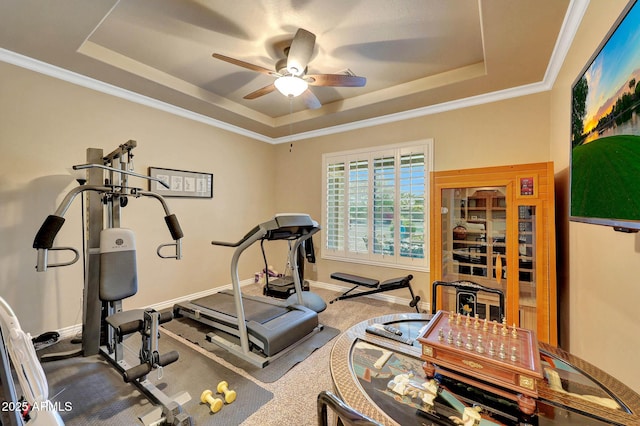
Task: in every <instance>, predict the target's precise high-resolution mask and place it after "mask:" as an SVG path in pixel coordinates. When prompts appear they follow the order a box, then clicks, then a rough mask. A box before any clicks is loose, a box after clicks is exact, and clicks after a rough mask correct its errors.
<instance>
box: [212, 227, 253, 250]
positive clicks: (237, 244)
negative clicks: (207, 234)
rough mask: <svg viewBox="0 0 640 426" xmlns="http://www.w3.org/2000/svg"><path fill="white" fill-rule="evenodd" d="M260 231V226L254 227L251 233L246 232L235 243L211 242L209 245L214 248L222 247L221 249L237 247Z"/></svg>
mask: <svg viewBox="0 0 640 426" xmlns="http://www.w3.org/2000/svg"><path fill="white" fill-rule="evenodd" d="M259 230H260V225H258V226H256V227H254V228H253V229H252V230H251V231H249V232H247V233H246V234H245V236H244V237H242V239H241V240H240V241H238V242H237V243H229V242H226V241H211V244H212V245H214V246H223V247H238V246H239V245H240V244H242V243H244V242H245V241H247V240H248V239H249V238H250V237H251V236H252V235H253V234H255V233H256V232H258V231H259Z"/></svg>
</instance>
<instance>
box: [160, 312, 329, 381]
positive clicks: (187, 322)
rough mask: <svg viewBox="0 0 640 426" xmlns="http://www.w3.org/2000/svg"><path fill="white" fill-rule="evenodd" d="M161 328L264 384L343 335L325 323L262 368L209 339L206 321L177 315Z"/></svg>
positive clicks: (209, 329) (274, 379) (208, 328)
mask: <svg viewBox="0 0 640 426" xmlns="http://www.w3.org/2000/svg"><path fill="white" fill-rule="evenodd" d="M162 327H163V328H165V329H166V330H168V331H170V332H172V333H174V334H176V335H178V336H179V337H181V338H183V339H186V340H188V341H189V342H191V343H194V344H196V345H198V346H200V347H202V348H203V349H206V350H207V351H209V352H211V353H212V354H214V355H217V356H219V357H220V358H222V359H224V360H226V361H228V362H230V363H231V364H233V365H235V366H236V367H238V368H241V369H243V370H244V371H246V372H247V373H248V374H250V375H251V376H253V377H254V378H256V379H258V380H260V381H261V382H263V383H273V382H275V381H276V380H278V379H280V378H281V377H282V376H284V375H285V374H286V373H287V372H288V371H289V370H291V369H292V368H293V367H294V366H295V365H296V364H298V363H300V362H302V361H304V360H305V359H306V358H307V357H308V356H309V355H311V354H312V353H313V352H314V351H316V350H317V349H319V348H321V347H322V346H324V345H325V344H327V343H328V342H329V341H331V340H332V339H333V338H334V337H336V336H337V335H338V334H340V330H338V329H336V328H333V327H327V326H324V328H323V329H322V330H321V331H319V332H317V333H315V334H313V335H312V336H311V337H309V338H308V339H306V340H305V341H304V342H302V343H300V344H299V345H298V346H296V347H295V348H293V349H291V350H290V351H288V352H287V353H286V354H284V355H282V356H281V357H280V358H278V359H276V360H274V361H272V362H270V363H269V364H268V365H267V366H266V367H264V368H260V367H256V366H255V365H253V364H251V363H250V362H248V361H245V360H243V359H241V358H239V357H237V356H235V355H234V354H232V353H230V352H227V351H226V350H224V349H222V348H220V347H219V346H218V345H216V344H214V343H211V342H208V341H207V339H206V335H207V333H209V332H210V331H212V328H211V327H208V326H207V325H206V324H202V323H200V322H197V321H195V320H192V319H190V318H176V319H174V320H173V321H170V322H168V323H166V324H162ZM216 333H218V334H220V335H225V336H226V337H228V338H229V339H233V336H229V335H226V333H219V332H217V331H216ZM236 343H239V342H236Z"/></svg>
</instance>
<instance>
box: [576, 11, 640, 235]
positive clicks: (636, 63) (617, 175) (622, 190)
mask: <svg viewBox="0 0 640 426" xmlns="http://www.w3.org/2000/svg"><path fill="white" fill-rule="evenodd" d="M571 103H572V112H571V114H572V117H571V135H572V136H571V167H570V174H571V184H570V185H571V190H570V193H571V196H570V220H573V221H579V222H587V223H595V224H600V225H608V226H613V227H614V228H615V229H616V230H620V231H629V232H630V231H635V230H638V229H640V3H636V0H634V1H631V2H630V3H629V4H628V5H627V7H626V8H625V9H624V11H623V13H622V14H621V16H620V17H619V18H618V20H617V22H616V24H615V25H614V26H613V27H612V29H611V31H610V32H609V34H608V35H607V37H605V39H604V41H603V42H602V43H601V45H600V46H599V47H598V49H597V50H596V52H595V53H594V55H593V56H592V57H591V59H590V60H589V62H588V63H587V65H586V66H585V67H584V69H583V70H582V71H581V73H580V74H579V76H578V78H577V79H576V80H575V82H574V83H573V86H572V101H571Z"/></svg>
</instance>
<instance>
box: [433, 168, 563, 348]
mask: <svg viewBox="0 0 640 426" xmlns="http://www.w3.org/2000/svg"><path fill="white" fill-rule="evenodd" d="M523 182H527V183H530V182H534V184H535V186H536V187H535V188H534V190H533V191H524V189H523V188H525V187H526V185H524V186H523V185H522V184H523ZM431 205H432V208H431V209H430V211H431V218H430V219H431V236H432V238H431V265H430V266H431V280H432V281H436V280H442V281H455V280H462V279H465V280H469V281H474V282H477V283H478V284H482V285H486V286H494V287H495V288H499V289H501V290H502V291H503V292H504V293H505V296H506V297H505V300H506V301H507V306H506V315H507V317H509V318H514V319H518V321H519V322H520V323H519V324H516V325H518V326H524V327H525V328H531V329H533V330H534V331H535V332H536V333H537V336H538V338H539V339H540V340H541V341H543V342H546V343H550V344H553V345H556V344H557V306H556V277H555V269H556V265H555V218H554V211H555V207H554V175H553V164H552V163H534V164H523V165H513V166H501V167H486V168H478V169H465V170H451V171H440V172H434V173H433V174H432V179H431ZM440 303H447V302H446V301H441V299H440V298H438V304H440ZM436 308H437V309H440V306H437V307H436Z"/></svg>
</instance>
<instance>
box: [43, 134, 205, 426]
mask: <svg viewBox="0 0 640 426" xmlns="http://www.w3.org/2000/svg"><path fill="white" fill-rule="evenodd" d="M136 145H137V143H136V141H133V140H130V141H128V142H126V143H124V144H122V145H120V146H119V147H118V148H117V149H116V150H114V151H113V152H111V153H110V154H107V155H106V156H103V151H102V150H101V149H96V148H89V149H88V150H87V164H83V165H78V166H73V168H74V169H75V170H85V169H86V176H87V179H86V181H85V180H84V179H78V182H79V183H80V185H79V186H77V187H76V188H73V189H72V190H71V191H70V192H69V193H68V194H67V195H66V197H65V198H64V199H63V200H62V202H61V204H60V205H59V207H58V209H57V210H56V211H55V213H54V214H52V215H50V216H48V217H47V218H46V220H45V221H44V223H43V224H42V226H41V227H40V230H39V231H38V233H37V235H36V237H35V239H34V242H33V247H34V248H35V249H37V250H38V259H37V265H36V269H37V270H38V271H45V270H47V269H48V268H52V267H56V266H67V265H70V264H73V263H75V261H77V260H78V251H77V250H76V249H73V248H68V247H53V242H54V239H55V237H56V235H57V233H58V231H60V229H61V227H62V225H63V224H64V221H65V219H64V217H63V216H64V214H65V213H66V211H67V210H68V209H69V207H70V205H71V203H72V202H73V201H74V199H75V198H76V196H78V195H80V194H82V195H83V196H84V195H85V193H86V195H87V203H88V204H87V209H86V210H87V229H88V235H87V241H86V244H87V250H86V252H87V259H86V262H85V265H86V270H85V283H84V301H83V319H82V347H81V349H79V350H77V351H70V352H67V353H63V354H51V355H48V356H43V357H42V358H41V359H42V361H43V362H44V361H47V360H55V359H61V358H67V357H70V356H74V355H80V354H81V355H84V356H89V355H96V354H98V353H101V354H102V355H104V356H105V357H106V359H107V360H108V361H110V362H111V363H112V364H113V365H114V366H115V367H116V368H117V369H118V370H119V371H120V373H121V374H122V376H123V378H124V380H125V381H126V382H133V383H134V384H135V385H136V386H137V387H138V388H139V389H140V390H141V391H142V392H143V393H144V394H145V395H146V396H147V397H148V398H149V399H150V400H151V401H152V402H153V403H155V404H158V406H157V407H156V408H155V409H154V410H153V411H152V412H151V413H149V414H147V415H145V416H143V417H141V418H140V420H141V421H142V422H143V423H144V424H146V425H149V424H154V425H155V424H174V425H178V424H179V425H190V424H192V423H193V422H192V418H191V417H190V416H189V415H188V414H187V413H186V412H184V410H183V409H182V404H184V403H186V402H187V401H189V400H190V396H189V395H188V394H187V393H186V392H182V393H180V394H179V395H176V396H174V397H168V396H167V395H165V394H164V393H163V392H162V391H161V390H160V389H158V388H157V387H156V386H155V385H154V384H153V383H152V382H151V381H150V380H148V379H147V374H148V373H150V372H151V371H152V370H155V369H157V368H160V367H164V366H167V365H169V364H171V363H172V362H174V361H176V360H177V359H178V353H177V352H176V351H171V352H169V353H166V354H160V353H159V351H158V337H159V325H160V324H161V323H163V322H166V321H170V320H171V319H172V315H171V312H167V313H162V314H161V313H159V312H156V311H154V310H153V309H136V310H128V311H123V309H122V299H124V298H127V297H130V296H133V295H134V294H135V293H136V292H137V289H138V279H137V266H136V250H135V237H134V235H133V232H131V230H129V229H125V228H120V221H121V210H122V208H124V207H125V206H127V205H128V204H129V200H130V199H137V198H140V197H149V198H152V199H155V200H157V201H159V202H160V204H161V205H162V208H163V210H164V212H165V222H166V224H167V226H168V228H169V232H170V233H171V236H172V238H173V240H174V242H173V243H169V244H162V245H160V246H159V247H158V249H157V254H158V256H160V257H161V258H171V259H180V258H181V257H182V254H181V251H182V249H181V247H182V246H181V244H182V242H181V240H182V237H183V234H182V230H181V229H180V224H179V223H178V220H177V218H176V216H175V215H174V214H172V213H171V212H170V211H169V207H168V206H167V203H166V202H165V200H164V198H163V197H162V196H161V195H159V194H157V193H155V192H152V191H145V190H143V189H141V188H136V187H133V186H129V177H130V176H133V177H138V178H143V179H147V180H152V181H158V182H160V181H159V180H158V179H155V178H151V177H149V176H144V175H140V174H137V173H135V172H134V171H133V161H132V160H133V153H132V150H133V149H134V148H135V147H136ZM85 183H86V184H85ZM160 183H161V184H162V185H163V186H166V185H165V184H164V183H162V182H160ZM105 213H106V218H105ZM105 219H106V220H105ZM83 227H84V224H83ZM83 244H85V242H84V241H83ZM166 247H173V250H172V252H171V253H166V250H169V249H166ZM51 250H70V251H72V252H74V253H75V259H73V260H71V261H69V262H63V263H57V264H51V263H49V259H48V254H49V251H51ZM163 251H165V253H163ZM135 332H139V333H140V334H141V335H142V343H141V348H140V352H139V360H140V364H139V365H136V366H130V365H129V364H128V362H127V361H125V359H124V344H123V340H124V338H125V336H127V335H129V334H132V333H135Z"/></svg>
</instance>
